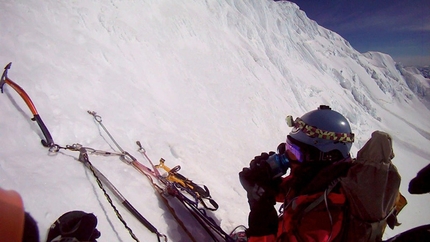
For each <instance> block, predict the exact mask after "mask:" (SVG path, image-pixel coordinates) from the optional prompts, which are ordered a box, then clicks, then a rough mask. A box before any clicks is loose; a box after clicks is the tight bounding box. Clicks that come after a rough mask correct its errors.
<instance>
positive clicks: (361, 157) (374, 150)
mask: <svg viewBox="0 0 430 242" xmlns="http://www.w3.org/2000/svg"><path fill="white" fill-rule="evenodd" d="M393 158H394V153H393V148H392V140H391V137H390V135H389V134H387V133H385V132H382V131H375V132H373V133H372V137H371V138H370V139H369V140H368V141H367V143H366V144H365V145H364V146H363V148H361V149H360V150H359V151H358V153H357V158H356V160H355V161H354V163H353V165H352V167H351V168H350V169H349V170H348V173H347V175H346V176H345V177H341V178H340V179H339V183H340V186H341V190H342V192H343V193H344V194H345V197H346V200H347V209H346V211H345V217H344V222H343V226H342V230H343V232H342V233H341V234H342V236H341V238H340V239H341V241H381V240H382V235H383V233H384V230H385V227H386V226H387V223H389V222H390V221H392V222H391V223H390V227H391V228H393V227H394V225H399V224H398V223H397V219H396V215H397V214H398V213H399V212H400V210H401V208H403V206H404V205H406V199H405V198H404V197H403V196H402V195H401V194H400V192H399V187H400V181H401V177H400V174H399V172H398V171H397V168H396V166H395V165H394V164H393V163H392V162H391V160H392V159H393ZM399 200H400V201H402V203H403V204H402V205H401V206H400V207H399V206H396V204H398V203H399Z"/></svg>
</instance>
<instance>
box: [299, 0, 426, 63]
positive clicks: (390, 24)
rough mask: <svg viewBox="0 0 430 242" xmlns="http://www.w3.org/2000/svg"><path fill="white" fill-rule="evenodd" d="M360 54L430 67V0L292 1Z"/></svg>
mask: <svg viewBox="0 0 430 242" xmlns="http://www.w3.org/2000/svg"><path fill="white" fill-rule="evenodd" d="M291 2H294V3H296V4H297V5H299V7H300V9H302V10H303V11H305V12H306V14H307V16H308V17H309V18H311V19H313V20H315V21H316V22H317V23H318V24H319V25H321V26H323V27H325V28H327V29H330V30H332V31H334V32H336V33H338V34H340V35H341V36H342V37H344V38H345V39H346V40H348V41H349V42H350V43H351V45H352V46H353V47H354V48H355V49H356V50H358V51H360V52H362V53H364V52H367V51H379V52H383V53H387V54H389V55H391V56H392V57H393V59H394V60H395V61H396V62H402V63H403V64H404V65H430V1H428V0H408V1H405V0H360V1H358V0H356V1H351V0H291Z"/></svg>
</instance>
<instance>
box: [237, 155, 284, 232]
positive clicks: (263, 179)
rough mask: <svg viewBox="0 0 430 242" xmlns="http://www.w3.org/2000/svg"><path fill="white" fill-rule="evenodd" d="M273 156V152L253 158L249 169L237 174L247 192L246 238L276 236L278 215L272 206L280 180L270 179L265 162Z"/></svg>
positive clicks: (268, 168)
mask: <svg viewBox="0 0 430 242" xmlns="http://www.w3.org/2000/svg"><path fill="white" fill-rule="evenodd" d="M274 154H275V152H273V151H272V152H269V153H261V155H259V156H256V157H254V159H253V160H252V161H251V162H250V166H249V168H243V170H242V171H241V172H240V173H239V178H240V183H241V184H242V186H243V188H244V189H245V190H246V191H247V197H248V203H249V206H250V209H251V212H250V213H249V217H248V225H249V229H248V230H247V231H246V234H247V236H248V237H249V236H263V235H269V234H276V232H277V229H278V214H277V212H276V209H275V208H274V205H275V203H276V199H275V196H276V194H277V193H278V190H279V189H278V187H279V184H280V183H281V178H276V179H273V178H272V174H271V168H270V165H269V164H268V163H267V162H266V161H267V159H268V158H269V157H270V156H271V155H274Z"/></svg>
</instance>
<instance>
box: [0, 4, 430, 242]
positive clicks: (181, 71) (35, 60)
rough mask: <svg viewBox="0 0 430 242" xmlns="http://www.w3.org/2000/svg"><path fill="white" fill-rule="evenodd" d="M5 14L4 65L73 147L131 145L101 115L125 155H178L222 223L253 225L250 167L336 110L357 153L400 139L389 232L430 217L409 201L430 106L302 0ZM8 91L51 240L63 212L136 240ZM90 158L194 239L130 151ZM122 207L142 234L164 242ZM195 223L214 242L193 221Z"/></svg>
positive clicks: (8, 108)
mask: <svg viewBox="0 0 430 242" xmlns="http://www.w3.org/2000/svg"><path fill="white" fill-rule="evenodd" d="M0 9H2V14H1V15H0V29H2V35H0V42H1V43H2V44H1V45H0V59H1V61H2V62H3V64H4V65H6V64H7V63H8V62H9V61H12V62H13V65H12V69H11V70H10V71H9V77H10V78H11V79H12V80H14V81H15V82H17V83H18V84H19V85H21V86H22V87H23V88H24V89H25V90H26V91H27V93H28V94H29V95H30V96H31V98H32V100H33V102H34V103H35V104H36V105H37V109H38V111H39V114H40V115H41V117H43V120H44V122H45V124H46V125H47V126H48V128H49V130H50V132H51V134H52V136H53V138H54V140H55V142H56V143H57V144H59V145H61V146H65V145H70V144H73V143H80V144H82V145H84V146H88V147H92V148H94V149H98V150H107V151H112V150H113V149H115V150H118V149H117V148H116V147H115V145H114V144H113V143H112V142H111V141H110V140H109V137H108V136H107V135H106V134H104V133H103V130H102V129H100V127H98V125H97V123H96V122H94V121H93V120H92V117H91V116H90V115H88V114H87V110H93V111H96V112H98V114H100V115H101V116H102V118H103V124H104V125H105V126H106V127H107V128H108V129H109V131H110V133H111V134H112V135H113V136H114V137H115V139H116V141H117V142H118V144H120V145H121V146H122V148H123V149H125V150H127V151H129V152H130V153H132V154H133V155H134V156H136V157H141V156H139V154H138V153H137V152H136V149H137V147H136V145H135V141H136V140H140V141H141V142H142V144H143V146H144V147H145V149H146V150H147V153H148V155H149V157H151V158H152V159H153V161H154V162H156V161H158V159H159V158H160V157H163V158H164V159H166V162H167V164H168V165H169V166H171V167H173V166H175V165H180V166H181V167H182V170H181V173H182V174H183V175H186V176H188V177H189V178H191V179H193V180H194V181H195V182H197V183H200V184H206V185H207V186H208V187H209V189H210V190H211V194H212V196H213V197H214V199H215V200H216V201H217V202H218V203H219V205H220V209H219V210H218V211H216V212H214V213H213V214H211V215H212V216H213V217H214V218H216V219H217V220H218V221H220V225H221V227H223V228H224V229H225V230H226V231H230V230H232V229H233V228H234V227H235V226H236V225H239V224H246V223H247V214H248V204H247V201H246V194H245V192H244V190H243V189H242V187H241V186H240V183H239V181H238V177H237V173H238V172H239V171H240V170H241V169H242V167H244V166H247V165H248V163H249V161H250V160H251V159H252V158H253V157H254V156H255V155H258V154H260V152H262V151H270V150H274V149H276V147H277V145H278V144H279V143H280V142H283V141H284V140H285V136H286V134H288V132H289V131H290V129H289V128H288V127H287V126H286V125H285V122H284V118H285V116H286V115H288V114H291V115H293V116H301V115H302V114H304V113H305V112H308V111H311V110H313V109H315V108H316V107H318V106H319V105H320V104H326V105H330V106H331V107H332V108H333V109H334V110H336V111H339V112H341V113H343V114H344V115H345V116H346V117H347V118H348V120H349V121H350V123H351V126H352V129H353V132H354V133H356V138H357V140H356V142H355V143H354V146H353V148H352V154H353V156H354V155H355V153H356V151H357V150H358V149H359V148H360V147H362V146H363V144H364V143H365V142H366V141H367V139H368V138H369V137H370V134H371V133H372V132H373V131H374V130H375V129H380V130H384V131H387V132H389V133H390V134H391V135H392V136H393V140H394V150H395V154H396V158H395V159H394V163H395V164H396V166H397V167H398V169H399V171H400V173H401V175H402V178H403V183H402V185H401V189H402V193H403V194H404V195H405V196H406V197H407V199H408V201H409V204H408V206H407V207H406V208H405V209H404V210H403V211H402V213H401V215H400V218H399V219H400V222H402V226H400V227H399V228H398V229H396V230H395V231H391V230H387V232H386V233H387V235H386V236H392V235H393V234H395V233H396V232H399V231H403V230H406V229H408V228H411V227H413V226H417V225H421V224H423V223H427V222H428V221H426V220H427V219H428V217H430V214H429V210H428V209H427V207H428V205H427V203H426V199H428V195H425V196H410V195H408V192H407V184H408V181H409V180H410V179H411V178H412V177H414V176H415V174H416V172H417V171H418V170H419V169H421V168H422V167H424V166H425V165H426V164H427V163H428V159H429V157H430V153H429V151H428V149H427V147H429V145H430V141H429V140H430V134H429V131H428V130H430V124H429V122H428V120H429V118H430V111H429V110H428V109H427V108H426V107H425V105H424V104H423V103H422V102H420V100H419V99H418V98H417V97H416V95H415V93H414V92H413V91H411V89H410V86H408V82H407V81H406V80H405V79H404V78H403V76H402V75H401V71H399V70H398V69H396V66H395V63H394V61H393V60H392V59H391V57H389V56H387V55H384V54H381V53H376V52H372V53H366V54H361V53H358V52H357V51H356V50H354V49H353V48H352V47H351V46H350V45H349V43H348V42H347V41H346V40H345V39H343V38H342V37H341V36H339V35H338V34H336V33H334V32H332V31H330V30H327V29H324V28H322V27H320V26H318V25H317V23H316V22H314V21H312V20H310V19H308V18H307V17H306V14H305V13H304V12H302V11H300V9H299V8H298V7H297V5H295V4H293V3H290V2H288V1H282V2H272V1H261V0H250V1H240V0H226V1H216V0H208V1H198V0H178V1H168V0H142V1H120V0H110V1H107V0H94V1H83V0H77V1H54V0H47V1H42V2H40V1H25V2H24V1H2V2H0ZM0 64H1V63H0ZM4 89H5V90H4V94H2V95H0V106H1V108H0V114H1V115H0V116H1V118H0V128H1V134H0V135H1V136H0V137H1V139H0V147H2V149H0V168H1V169H0V186H1V187H3V188H6V189H14V190H17V191H18V192H20V193H21V195H22V196H23V199H24V203H25V207H26V210H27V211H29V212H30V213H31V214H32V215H33V216H34V217H35V219H36V220H37V221H38V225H39V228H40V231H41V239H42V240H43V239H44V238H45V237H46V230H47V229H48V228H49V226H50V224H51V223H52V222H53V221H54V220H55V219H56V218H57V217H59V216H60V215H61V214H63V213H65V212H67V211H70V210H74V209H80V210H85V211H88V212H93V213H95V214H96V215H97V216H98V218H99V226H98V227H99V230H100V231H102V236H103V237H102V238H103V239H102V241H128V240H130V237H129V234H128V232H127V231H126V230H125V229H124V227H123V225H122V224H121V223H120V222H119V221H118V219H116V215H115V214H114V212H113V211H112V209H111V208H110V206H109V205H108V204H107V202H106V201H105V198H104V196H103V193H101V191H100V189H99V188H98V187H97V185H96V183H95V180H94V178H93V177H92V174H91V173H90V172H88V171H87V170H86V169H84V167H83V166H82V164H81V163H80V162H77V161H76V158H77V157H78V154H77V153H74V152H70V151H62V152H60V153H57V154H49V153H48V151H47V150H46V149H45V148H44V147H42V146H41V145H40V144H39V141H38V140H39V136H40V137H41V136H42V135H41V132H40V131H39V128H38V127H37V125H36V124H35V123H34V122H32V121H31V120H30V117H31V116H30V113H29V111H28V109H27V107H26V106H25V103H24V102H23V101H22V100H21V99H20V97H19V96H18V95H17V94H16V93H15V92H14V91H13V90H12V89H11V88H10V87H9V86H5V88H4ZM90 160H91V161H92V163H93V164H94V165H95V166H96V167H97V168H98V169H99V170H101V171H102V172H103V173H104V174H105V176H106V177H108V178H109V179H110V180H111V181H112V183H113V184H115V186H116V187H117V188H118V189H119V190H120V191H121V193H122V194H123V195H124V196H125V197H126V198H127V199H128V200H129V201H130V202H131V203H132V204H133V205H135V207H136V208H137V210H139V211H140V212H141V213H142V214H143V215H144V216H146V217H147V218H148V220H150V221H151V222H152V223H153V224H154V225H155V226H156V227H157V228H158V230H160V231H161V232H163V233H166V234H167V235H168V237H169V240H170V241H188V240H189V239H188V238H187V236H186V234H185V233H184V232H183V231H182V230H181V229H180V227H179V226H178V225H177V224H176V222H175V221H174V220H173V218H172V216H171V215H169V212H168V211H167V209H166V208H165V207H164V205H163V204H162V203H161V202H160V201H159V200H158V199H157V196H156V194H155V192H154V191H153V189H152V188H151V186H150V185H149V183H148V182H147V181H146V178H145V177H143V176H142V175H141V174H139V173H138V172H137V171H135V170H134V169H132V167H131V166H128V165H127V164H124V163H123V162H121V161H120V160H119V159H118V158H117V157H101V156H90ZM140 160H141V162H142V163H145V164H146V161H145V160H144V159H140ZM119 207H120V211H121V212H122V215H123V216H124V218H125V220H126V221H127V222H128V224H129V226H130V227H131V228H132V229H133V231H134V232H135V234H136V235H137V236H138V237H139V238H141V240H144V241H145V240H150V239H153V238H154V237H153V235H152V234H150V233H149V232H148V231H147V230H146V229H145V228H144V227H143V226H142V225H141V224H139V222H138V221H137V220H135V219H134V218H133V217H132V216H131V215H130V214H128V212H127V211H126V210H124V209H122V207H121V206H119ZM178 210H180V208H178ZM181 214H182V215H184V213H183V212H182V213H181ZM184 221H185V222H186V223H187V224H190V225H191V228H190V230H191V231H192V232H193V233H194V234H195V236H196V238H197V239H198V240H199V241H206V240H207V235H206V234H205V232H204V231H203V230H202V229H201V228H200V227H199V226H198V224H196V223H195V222H194V220H193V218H190V217H185V218H184ZM154 240H155V238H154Z"/></svg>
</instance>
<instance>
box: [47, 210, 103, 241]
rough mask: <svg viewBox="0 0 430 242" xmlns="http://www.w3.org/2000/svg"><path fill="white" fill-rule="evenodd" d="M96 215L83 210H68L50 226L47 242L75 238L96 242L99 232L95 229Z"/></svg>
mask: <svg viewBox="0 0 430 242" xmlns="http://www.w3.org/2000/svg"><path fill="white" fill-rule="evenodd" d="M96 226H97V217H96V216H95V215H94V214H92V213H85V212H83V211H70V212H67V213H65V214H63V215H61V216H60V217H59V218H58V219H57V220H56V221H55V222H54V223H53V224H52V225H51V227H50V229H49V231H48V238H47V240H46V241H47V242H51V241H62V239H64V240H67V239H76V240H78V241H89V242H96V239H97V238H99V237H100V235H101V233H100V232H99V231H98V230H97V228H96Z"/></svg>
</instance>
